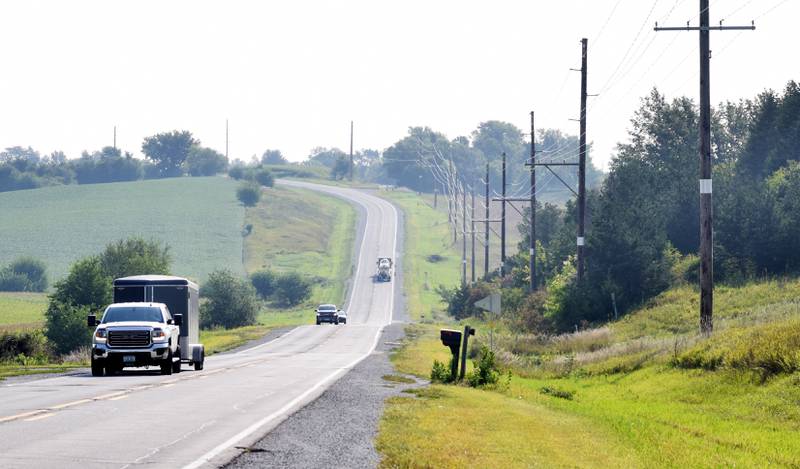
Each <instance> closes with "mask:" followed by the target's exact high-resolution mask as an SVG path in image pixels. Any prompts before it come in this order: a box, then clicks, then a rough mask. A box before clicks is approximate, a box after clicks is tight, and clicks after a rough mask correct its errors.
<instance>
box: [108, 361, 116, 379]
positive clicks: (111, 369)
mask: <svg viewBox="0 0 800 469" xmlns="http://www.w3.org/2000/svg"><path fill="white" fill-rule="evenodd" d="M116 372H117V367H116V366H114V365H112V364H111V363H106V376H114V374H115V373H116Z"/></svg>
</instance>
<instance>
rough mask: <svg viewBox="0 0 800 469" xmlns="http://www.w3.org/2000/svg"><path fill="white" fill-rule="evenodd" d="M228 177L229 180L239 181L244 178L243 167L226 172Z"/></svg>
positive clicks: (236, 167)
mask: <svg viewBox="0 0 800 469" xmlns="http://www.w3.org/2000/svg"><path fill="white" fill-rule="evenodd" d="M228 176H230V177H231V179H235V180H237V181H238V180H240V179H242V178H244V167H243V166H233V167H231V169H229V170H228Z"/></svg>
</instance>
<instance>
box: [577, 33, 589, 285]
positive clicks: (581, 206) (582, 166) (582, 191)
mask: <svg viewBox="0 0 800 469" xmlns="http://www.w3.org/2000/svg"><path fill="white" fill-rule="evenodd" d="M587 43H588V40H587V39H586V38H583V39H581V114H580V121H581V129H580V132H581V133H580V155H579V160H578V239H577V245H578V246H577V253H578V254H577V264H578V268H577V270H578V272H577V277H578V281H581V280H583V271H584V264H585V263H586V259H585V257H586V254H585V252H584V245H585V244H586V238H585V237H584V234H585V230H586V74H587V73H586V72H587V70H586V46H587Z"/></svg>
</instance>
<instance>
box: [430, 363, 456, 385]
mask: <svg viewBox="0 0 800 469" xmlns="http://www.w3.org/2000/svg"><path fill="white" fill-rule="evenodd" d="M453 360H454V358H452V357H451V358H450V365H445V364H444V363H442V362H440V361H439V360H434V361H433V367H432V368H431V382H433V383H451V382H453V375H451V374H450V366H452V364H453Z"/></svg>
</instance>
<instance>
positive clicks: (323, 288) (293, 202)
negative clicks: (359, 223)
mask: <svg viewBox="0 0 800 469" xmlns="http://www.w3.org/2000/svg"><path fill="white" fill-rule="evenodd" d="M245 223H247V224H252V225H253V229H252V232H251V234H250V235H249V236H247V238H246V239H245V268H246V270H247V271H248V272H255V271H258V270H262V269H266V268H269V269H272V270H273V271H276V272H287V271H296V272H299V273H301V274H303V275H305V276H307V277H309V278H312V279H314V284H315V285H314V290H313V293H312V297H311V299H310V300H309V301H308V302H306V303H305V304H303V305H300V306H298V307H296V308H290V309H280V308H275V307H267V308H265V309H264V310H263V311H262V313H261V314H260V315H259V323H260V324H264V325H271V326H273V327H278V326H285V325H294V324H310V323H311V322H313V320H314V313H313V311H312V307H313V305H316V304H318V303H327V302H330V303H337V304H342V303H343V302H344V298H345V294H346V285H347V280H348V279H349V278H350V277H351V273H352V272H351V271H352V265H353V262H352V259H353V244H354V239H355V223H356V212H355V209H354V208H353V207H352V206H351V205H350V204H348V203H347V202H344V201H342V200H340V199H337V198H334V197H331V196H327V195H324V194H320V193H317V192H313V191H309V190H305V189H295V188H288V187H280V186H278V187H275V188H272V189H267V190H265V191H264V194H263V196H262V199H261V202H260V203H259V204H258V206H256V207H254V208H250V209H248V210H247V215H246V217H245Z"/></svg>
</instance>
